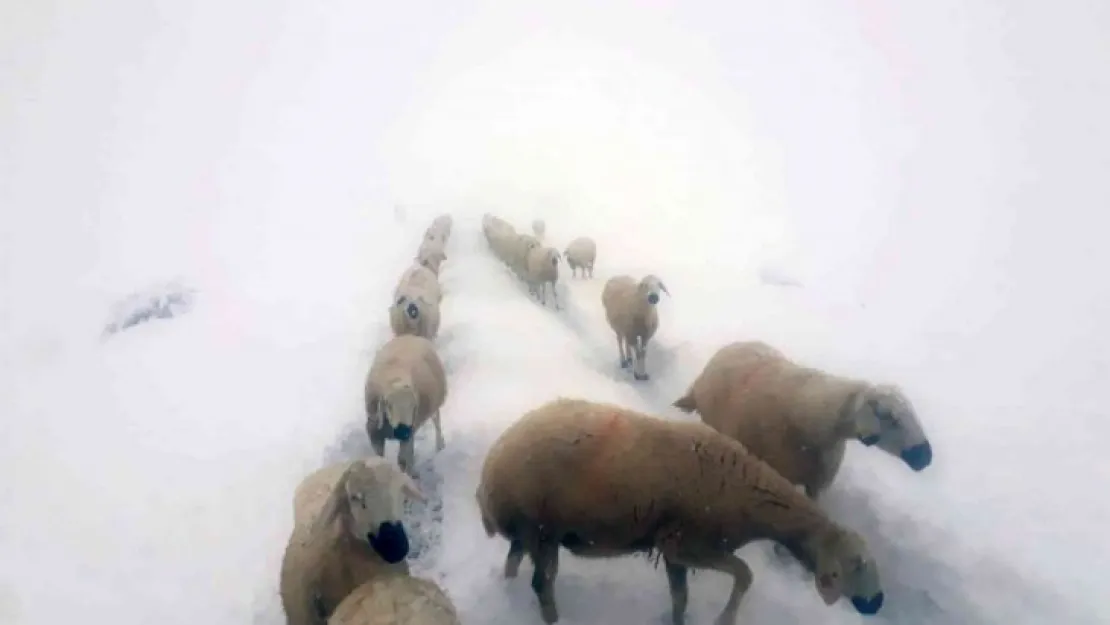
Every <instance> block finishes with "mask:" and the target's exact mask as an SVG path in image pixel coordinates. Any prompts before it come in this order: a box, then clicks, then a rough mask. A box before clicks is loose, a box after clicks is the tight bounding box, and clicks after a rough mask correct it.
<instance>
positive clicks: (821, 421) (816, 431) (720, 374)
mask: <svg viewBox="0 0 1110 625" xmlns="http://www.w3.org/2000/svg"><path fill="white" fill-rule="evenodd" d="M865 387H866V385H865V384H864V383H862V382H857V381H853V380H848V379H845V378H841V377H837V376H833V375H830V374H827V373H824V372H822V371H819V370H817V369H813V368H809V367H803V366H800V365H798V364H796V363H794V362H793V361H791V360H789V359H788V358H787V357H786V356H785V355H783V354H782V353H781V352H780V351H778V350H777V349H775V348H773V347H771V346H770V345H767V344H766V343H763V342H760V341H749V342H735V343H731V344H729V345H726V346H724V347H722V348H721V349H719V350H717V352H716V353H715V354H714V355H713V356H712V357H711V358H710V359H709V361H708V362H707V363H706V365H705V367H704V368H703V369H702V371H701V372H700V373H699V374H698V377H697V378H696V379H695V380H694V382H693V383H692V384H691V385H690V388H689V390H688V391H687V393H686V395H685V396H683V397H682V398H680V399H679V400H677V401H676V402H675V403H674V406H676V407H677V408H679V409H681V410H684V411H686V412H693V411H697V413H698V415H699V416H700V417H701V420H702V421H703V422H705V423H706V424H708V425H709V426H711V427H712V428H714V429H715V430H717V431H719V432H721V433H722V434H724V435H726V436H729V437H730V438H733V439H735V440H737V441H740V442H741V443H743V444H744V446H745V447H747V448H748V449H749V450H750V451H751V452H752V453H754V454H755V455H757V456H759V457H760V458H762V459H763V460H764V461H766V462H767V463H768V464H770V465H771V466H772V467H774V468H775V470H777V471H778V472H779V473H780V474H782V475H783V477H785V478H786V479H788V480H790V481H791V482H792V483H794V484H801V485H803V486H805V487H806V489H807V491H809V492H818V491H820V490H822V489H823V488H825V487H826V486H828V484H829V482H831V480H832V478H833V477H834V475H835V473H836V471H837V470H838V469H839V465H840V460H841V458H842V457H843V454H844V446H845V440H844V436H843V434H844V433H838V432H837V431H836V426H837V424H838V422H839V421H840V416H841V415H842V413H843V411H844V410H845V409H846V408H847V406H848V404H849V403H851V401H852V398H853V397H854V395H855V394H856V393H858V392H860V391H862V390H863V389H864V388H865Z"/></svg>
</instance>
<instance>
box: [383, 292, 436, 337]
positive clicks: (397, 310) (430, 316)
mask: <svg viewBox="0 0 1110 625" xmlns="http://www.w3.org/2000/svg"><path fill="white" fill-rule="evenodd" d="M439 323H440V311H439V304H437V303H435V302H431V301H428V300H426V299H424V297H423V296H422V295H407V294H403V295H399V296H397V299H396V300H394V301H393V305H391V306H390V307H389V328H390V329H391V330H393V336H401V335H402V334H413V335H416V336H422V337H424V338H426V339H431V340H435V338H436V337H437V336H439Z"/></svg>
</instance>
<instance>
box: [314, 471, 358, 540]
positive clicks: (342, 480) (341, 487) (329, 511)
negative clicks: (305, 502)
mask: <svg viewBox="0 0 1110 625" xmlns="http://www.w3.org/2000/svg"><path fill="white" fill-rule="evenodd" d="M353 469H354V463H351V464H349V465H348V466H347V468H346V469H345V470H344V471H343V474H342V475H340V476H339V479H338V480H336V481H335V485H334V486H333V487H332V489H331V493H329V494H328V498H327V500H326V501H324V509H323V510H321V511H320V516H318V517H316V528H318V529H319V530H322V529H323V528H326V527H328V526H329V525H331V524H332V523H334V522H335V520H336V519H338V518H339V516H340V515H341V514H343V513H344V512H346V511H347V509H348V506H349V505H350V504H349V503H348V502H347V480H348V479H350V477H351V471H352V470H353Z"/></svg>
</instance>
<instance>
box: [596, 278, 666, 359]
mask: <svg viewBox="0 0 1110 625" xmlns="http://www.w3.org/2000/svg"><path fill="white" fill-rule="evenodd" d="M660 291H662V292H663V293H666V294H667V295H670V291H668V290H667V287H666V286H665V285H664V284H663V281H662V280H660V279H659V278H658V277H656V276H654V275H647V276H644V278H643V279H642V280H640V281H639V282H636V280H635V279H633V278H632V277H631V276H623V275H622V276H616V277H613V278H609V280H608V281H607V282H606V283H605V288H604V289H602V291H601V304H602V306H604V307H605V319H606V321H608V322H609V327H610V328H612V329H613V332H615V333H616V335H617V350H618V352H619V353H620V363H621V368H627V367H628V366H629V365H632V375H633V377H634V378H636V379H637V380H647V379H648V377H649V376H648V374H647V363H646V359H647V345H648V341H650V340H651V337H653V336H655V331H656V330H657V329H658V328H659V313H658V312H657V311H656V310H655V305H656V304H658V303H659V292H660Z"/></svg>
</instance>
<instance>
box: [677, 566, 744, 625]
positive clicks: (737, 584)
mask: <svg viewBox="0 0 1110 625" xmlns="http://www.w3.org/2000/svg"><path fill="white" fill-rule="evenodd" d="M670 558H671V560H673V562H674V563H675V564H681V565H685V566H687V567H690V568H697V569H713V570H715V571H720V572H721V573H726V574H728V575H731V576H732V580H733V581H732V592H731V593H730V594H729V596H728V603H726V604H725V609H724V610H722V611H721V615H720V616H718V617H717V620H716V621H714V624H715V625H735V624H736V612H737V610H739V608H740V600H741V599H743V598H744V595H745V594H746V593H747V592H748V588H750V587H751V585H752V570H751V568H749V567H748V564H747V563H746V562H744V561H743V560H741V559H740V558H737V557H736V556H734V555H732V554H731V553H714V554H693V553H682V552H681V550H680V552H679V553H677V554H675V555H674V556H670ZM674 625H682V622H681V621H675V623H674Z"/></svg>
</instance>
